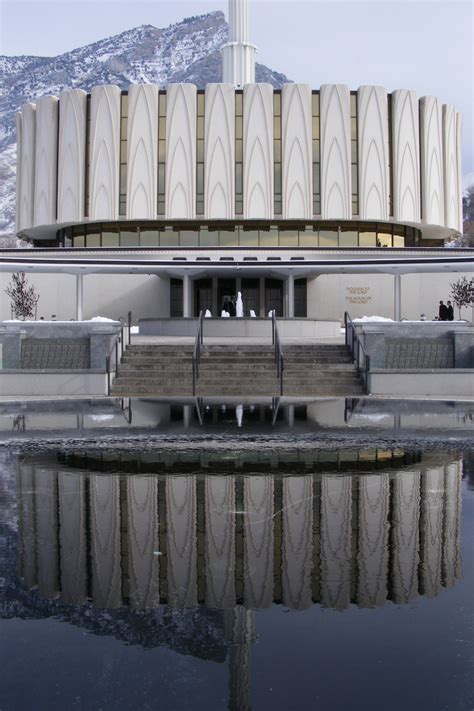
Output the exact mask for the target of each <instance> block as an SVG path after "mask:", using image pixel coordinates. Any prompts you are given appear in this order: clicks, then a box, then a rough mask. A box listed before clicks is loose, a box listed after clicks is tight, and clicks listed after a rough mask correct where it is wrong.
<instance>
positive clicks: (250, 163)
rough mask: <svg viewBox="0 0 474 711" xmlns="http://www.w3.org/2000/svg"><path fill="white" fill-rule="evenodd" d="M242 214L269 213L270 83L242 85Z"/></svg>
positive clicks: (258, 215) (266, 216) (251, 216)
mask: <svg viewBox="0 0 474 711" xmlns="http://www.w3.org/2000/svg"><path fill="white" fill-rule="evenodd" d="M243 119H244V120H243V125H244V131H243V135H244V139H243V142H244V145H243V157H244V217H245V218H246V219H254V218H261V219H271V218H272V217H273V87H272V86H271V84H246V85H245V87H244V117H243Z"/></svg>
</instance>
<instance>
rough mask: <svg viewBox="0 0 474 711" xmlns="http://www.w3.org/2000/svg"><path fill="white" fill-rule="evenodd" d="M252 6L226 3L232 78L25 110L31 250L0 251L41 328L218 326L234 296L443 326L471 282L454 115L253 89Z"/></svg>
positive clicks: (398, 97) (73, 95) (406, 96)
mask: <svg viewBox="0 0 474 711" xmlns="http://www.w3.org/2000/svg"><path fill="white" fill-rule="evenodd" d="M247 11H248V9H247V2H246V0H230V2H229V41H228V43H227V44H225V45H224V47H223V48H222V59H223V82H222V83H217V84H208V85H207V86H206V87H205V89H204V90H198V89H197V88H196V86H194V85H193V84H170V85H168V87H167V88H161V87H159V86H157V85H154V84H133V85H131V86H129V88H128V90H127V91H121V89H120V88H119V87H118V86H111V85H108V86H95V87H93V89H92V91H91V92H90V94H88V93H86V92H85V91H82V90H81V89H70V90H67V91H64V92H62V93H61V95H60V96H59V97H56V96H43V97H41V98H39V99H38V100H37V101H36V102H35V103H27V104H25V105H24V106H23V108H22V109H21V111H19V112H18V114H17V136H18V163H17V234H18V236H19V237H21V238H23V239H26V240H28V241H29V242H31V244H32V245H33V246H34V250H33V251H32V250H24V251H22V250H15V251H14V252H12V251H10V252H8V251H6V250H4V251H3V252H2V253H0V271H3V272H6V274H2V275H1V278H2V280H3V282H4V283H6V281H7V280H8V279H9V275H8V272H14V271H26V272H27V273H30V274H31V278H32V280H33V281H34V283H35V284H36V285H37V288H38V290H39V293H40V313H41V314H42V315H44V317H45V318H48V317H49V315H50V314H51V313H54V314H56V315H57V317H58V318H62V319H69V318H77V319H82V318H84V317H91V316H93V315H97V314H100V315H103V316H109V317H113V318H118V317H120V316H123V315H124V314H125V313H127V311H128V310H130V309H131V310H132V312H133V316H134V318H135V319H137V320H139V319H141V318H169V317H182V316H183V317H191V316H197V315H198V314H199V313H200V311H201V310H203V309H209V310H210V311H211V313H212V315H213V316H220V313H221V310H222V308H223V304H224V301H225V299H228V298H230V297H232V296H234V295H236V294H237V293H238V292H239V291H240V292H241V293H242V298H243V303H244V309H245V313H244V315H245V316H249V315H250V314H251V312H254V313H255V315H256V316H257V317H265V316H266V315H267V313H268V311H269V310H271V309H274V310H275V311H276V313H277V315H278V316H283V317H289V318H292V317H300V318H306V317H307V318H311V319H342V317H343V313H344V311H345V310H349V311H350V313H351V315H353V316H358V315H362V314H364V313H372V314H373V313H378V314H380V315H384V316H388V317H393V318H395V319H400V318H402V317H405V318H418V317H419V315H420V313H421V312H425V313H426V314H427V316H428V318H432V317H434V316H435V315H436V314H437V302H438V300H439V299H441V298H444V299H446V298H449V283H450V281H452V280H453V279H454V278H455V277H453V274H452V273H451V272H466V273H467V272H471V271H472V269H473V267H472V265H473V259H474V258H473V255H472V250H465V251H458V250H456V251H452V250H450V251H446V250H443V249H442V248H443V244H444V240H446V239H448V238H450V237H451V236H455V235H459V234H460V232H461V231H462V194H461V124H462V119H461V115H460V114H459V113H458V112H457V111H456V109H455V107H454V106H451V105H448V104H443V103H442V101H441V100H440V99H438V98H436V97H433V96H425V97H422V98H418V97H417V96H416V95H415V93H414V92H413V91H410V90H407V89H397V90H395V91H392V92H391V93H389V92H387V90H386V89H384V88H383V87H381V86H360V87H359V88H358V89H354V90H351V89H350V88H349V87H347V86H345V85H339V84H333V85H332V84H326V85H323V86H321V87H320V88H319V89H311V87H309V86H308V85H306V84H296V83H295V84H293V83H288V84H285V85H284V86H283V87H282V89H281V90H275V89H274V88H273V87H272V86H271V85H270V84H264V83H255V58H256V48H255V46H254V45H252V44H251V43H250V42H249V34H248V20H247ZM446 272H448V273H446ZM51 274H54V275H55V277H54V279H51ZM433 274H436V276H435V277H433ZM71 275H73V276H71ZM402 275H403V277H402ZM75 282H76V283H75ZM0 317H1V318H9V317H10V313H9V305H8V304H7V303H5V300H4V303H3V305H2V312H1V314H0Z"/></svg>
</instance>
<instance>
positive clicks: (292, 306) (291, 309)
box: [287, 274, 295, 318]
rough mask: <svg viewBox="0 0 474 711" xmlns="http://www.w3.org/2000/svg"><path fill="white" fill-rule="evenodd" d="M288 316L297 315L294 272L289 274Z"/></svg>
mask: <svg viewBox="0 0 474 711" xmlns="http://www.w3.org/2000/svg"><path fill="white" fill-rule="evenodd" d="M287 287H288V314H287V316H288V318H294V317H295V277H294V275H293V274H290V275H289V276H288V284H287Z"/></svg>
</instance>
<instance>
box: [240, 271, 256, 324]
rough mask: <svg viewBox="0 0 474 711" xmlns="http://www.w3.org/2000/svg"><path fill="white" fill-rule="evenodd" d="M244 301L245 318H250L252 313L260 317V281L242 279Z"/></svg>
mask: <svg viewBox="0 0 474 711" xmlns="http://www.w3.org/2000/svg"><path fill="white" fill-rule="evenodd" d="M242 301H243V304H244V316H250V311H252V310H253V311H255V315H256V316H260V280H259V279H242Z"/></svg>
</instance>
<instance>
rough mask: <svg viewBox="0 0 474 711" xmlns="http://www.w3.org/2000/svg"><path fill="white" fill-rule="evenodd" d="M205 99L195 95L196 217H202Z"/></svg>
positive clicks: (203, 95) (201, 92)
mask: <svg viewBox="0 0 474 711" xmlns="http://www.w3.org/2000/svg"><path fill="white" fill-rule="evenodd" d="M205 101H206V97H205V94H204V92H203V91H198V93H197V125H196V215H204V116H205Z"/></svg>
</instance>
